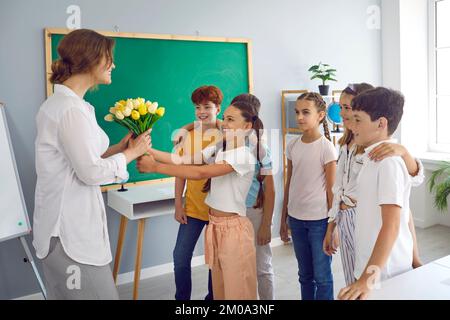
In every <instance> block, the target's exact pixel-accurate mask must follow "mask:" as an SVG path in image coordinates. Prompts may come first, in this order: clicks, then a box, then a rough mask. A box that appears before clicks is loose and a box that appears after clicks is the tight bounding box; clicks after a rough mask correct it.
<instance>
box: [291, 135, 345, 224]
mask: <svg viewBox="0 0 450 320" xmlns="http://www.w3.org/2000/svg"><path fill="white" fill-rule="evenodd" d="M286 157H287V158H288V159H289V160H291V161H292V177H291V184H290V187H289V203H288V214H289V215H290V216H291V217H294V218H296V219H299V220H321V219H325V218H327V216H328V205H327V191H326V178H325V168H324V166H325V165H326V164H327V163H329V162H331V161H336V159H337V154H336V149H335V148H334V146H333V143H331V141H329V140H328V139H327V138H325V137H323V136H322V137H321V138H319V139H317V140H316V141H314V142H311V143H304V142H303V141H302V139H301V136H300V137H298V138H296V139H294V140H292V141H291V142H290V143H289V144H288V146H287V148H286Z"/></svg>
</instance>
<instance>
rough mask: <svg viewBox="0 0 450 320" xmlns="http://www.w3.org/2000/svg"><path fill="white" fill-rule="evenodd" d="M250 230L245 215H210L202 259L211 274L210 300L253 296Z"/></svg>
mask: <svg viewBox="0 0 450 320" xmlns="http://www.w3.org/2000/svg"><path fill="white" fill-rule="evenodd" d="M254 237H255V236H254V231H253V226H252V223H251V222H250V220H249V219H248V218H247V217H242V216H238V215H236V216H233V217H217V216H213V215H210V216H209V224H208V226H207V227H206V233H205V260H206V264H208V265H209V268H210V269H211V275H212V284H213V294H214V300H256V299H257V293H256V281H257V280H256V252H255V244H254V241H255V240H254Z"/></svg>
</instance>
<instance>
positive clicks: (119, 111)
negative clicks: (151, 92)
mask: <svg viewBox="0 0 450 320" xmlns="http://www.w3.org/2000/svg"><path fill="white" fill-rule="evenodd" d="M164 112H165V108H163V107H158V102H151V101H146V100H145V99H143V98H137V99H127V100H120V101H118V102H116V103H115V104H114V107H111V108H110V109H109V113H108V114H107V115H106V116H105V120H106V121H109V122H113V121H114V122H117V123H118V124H120V125H122V126H124V127H126V128H127V129H128V130H130V131H131V132H133V134H134V136H135V137H137V136H138V135H140V134H141V133H144V132H145V131H147V130H148V129H150V128H152V127H153V125H154V124H155V122H156V121H158V120H159V119H161V118H162V117H163V116H164Z"/></svg>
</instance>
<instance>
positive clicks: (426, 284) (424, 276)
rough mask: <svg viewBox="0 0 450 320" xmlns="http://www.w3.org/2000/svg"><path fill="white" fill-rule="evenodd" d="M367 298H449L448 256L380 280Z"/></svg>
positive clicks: (449, 267) (449, 272) (449, 266)
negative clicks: (378, 285) (376, 287)
mask: <svg viewBox="0 0 450 320" xmlns="http://www.w3.org/2000/svg"><path fill="white" fill-rule="evenodd" d="M369 300H450V256H447V257H444V258H441V259H438V260H436V261H433V262H431V263H428V264H426V265H424V266H422V267H420V268H417V269H414V270H411V271H408V272H405V273H403V274H401V275H398V276H396V277H393V278H391V279H388V280H386V281H383V282H381V284H380V288H379V289H374V290H373V291H372V292H371V294H370V295H369Z"/></svg>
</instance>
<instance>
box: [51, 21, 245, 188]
mask: <svg viewBox="0 0 450 320" xmlns="http://www.w3.org/2000/svg"><path fill="white" fill-rule="evenodd" d="M70 31H72V30H70V29H64V28H45V29H44V39H45V40H44V41H45V74H46V92H47V98H48V97H49V96H50V95H52V94H53V85H52V84H51V83H50V76H51V74H52V69H51V65H52V35H65V34H67V33H69V32H70ZM95 31H96V32H98V33H100V34H102V35H104V36H106V37H115V38H136V39H159V40H174V41H180V40H181V41H203V42H205V41H206V42H229V43H243V44H246V46H247V62H248V92H250V93H253V61H252V41H251V40H250V39H247V38H224V37H204V36H187V35H170V34H152V33H135V32H112V31H98V30H95ZM174 180H175V178H173V177H171V178H163V179H153V180H146V181H138V182H129V183H127V184H126V186H127V187H130V186H138V185H148V184H154V183H164V182H169V181H174ZM118 188H120V185H109V186H104V187H102V191H103V192H105V191H107V190H111V189H118Z"/></svg>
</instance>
